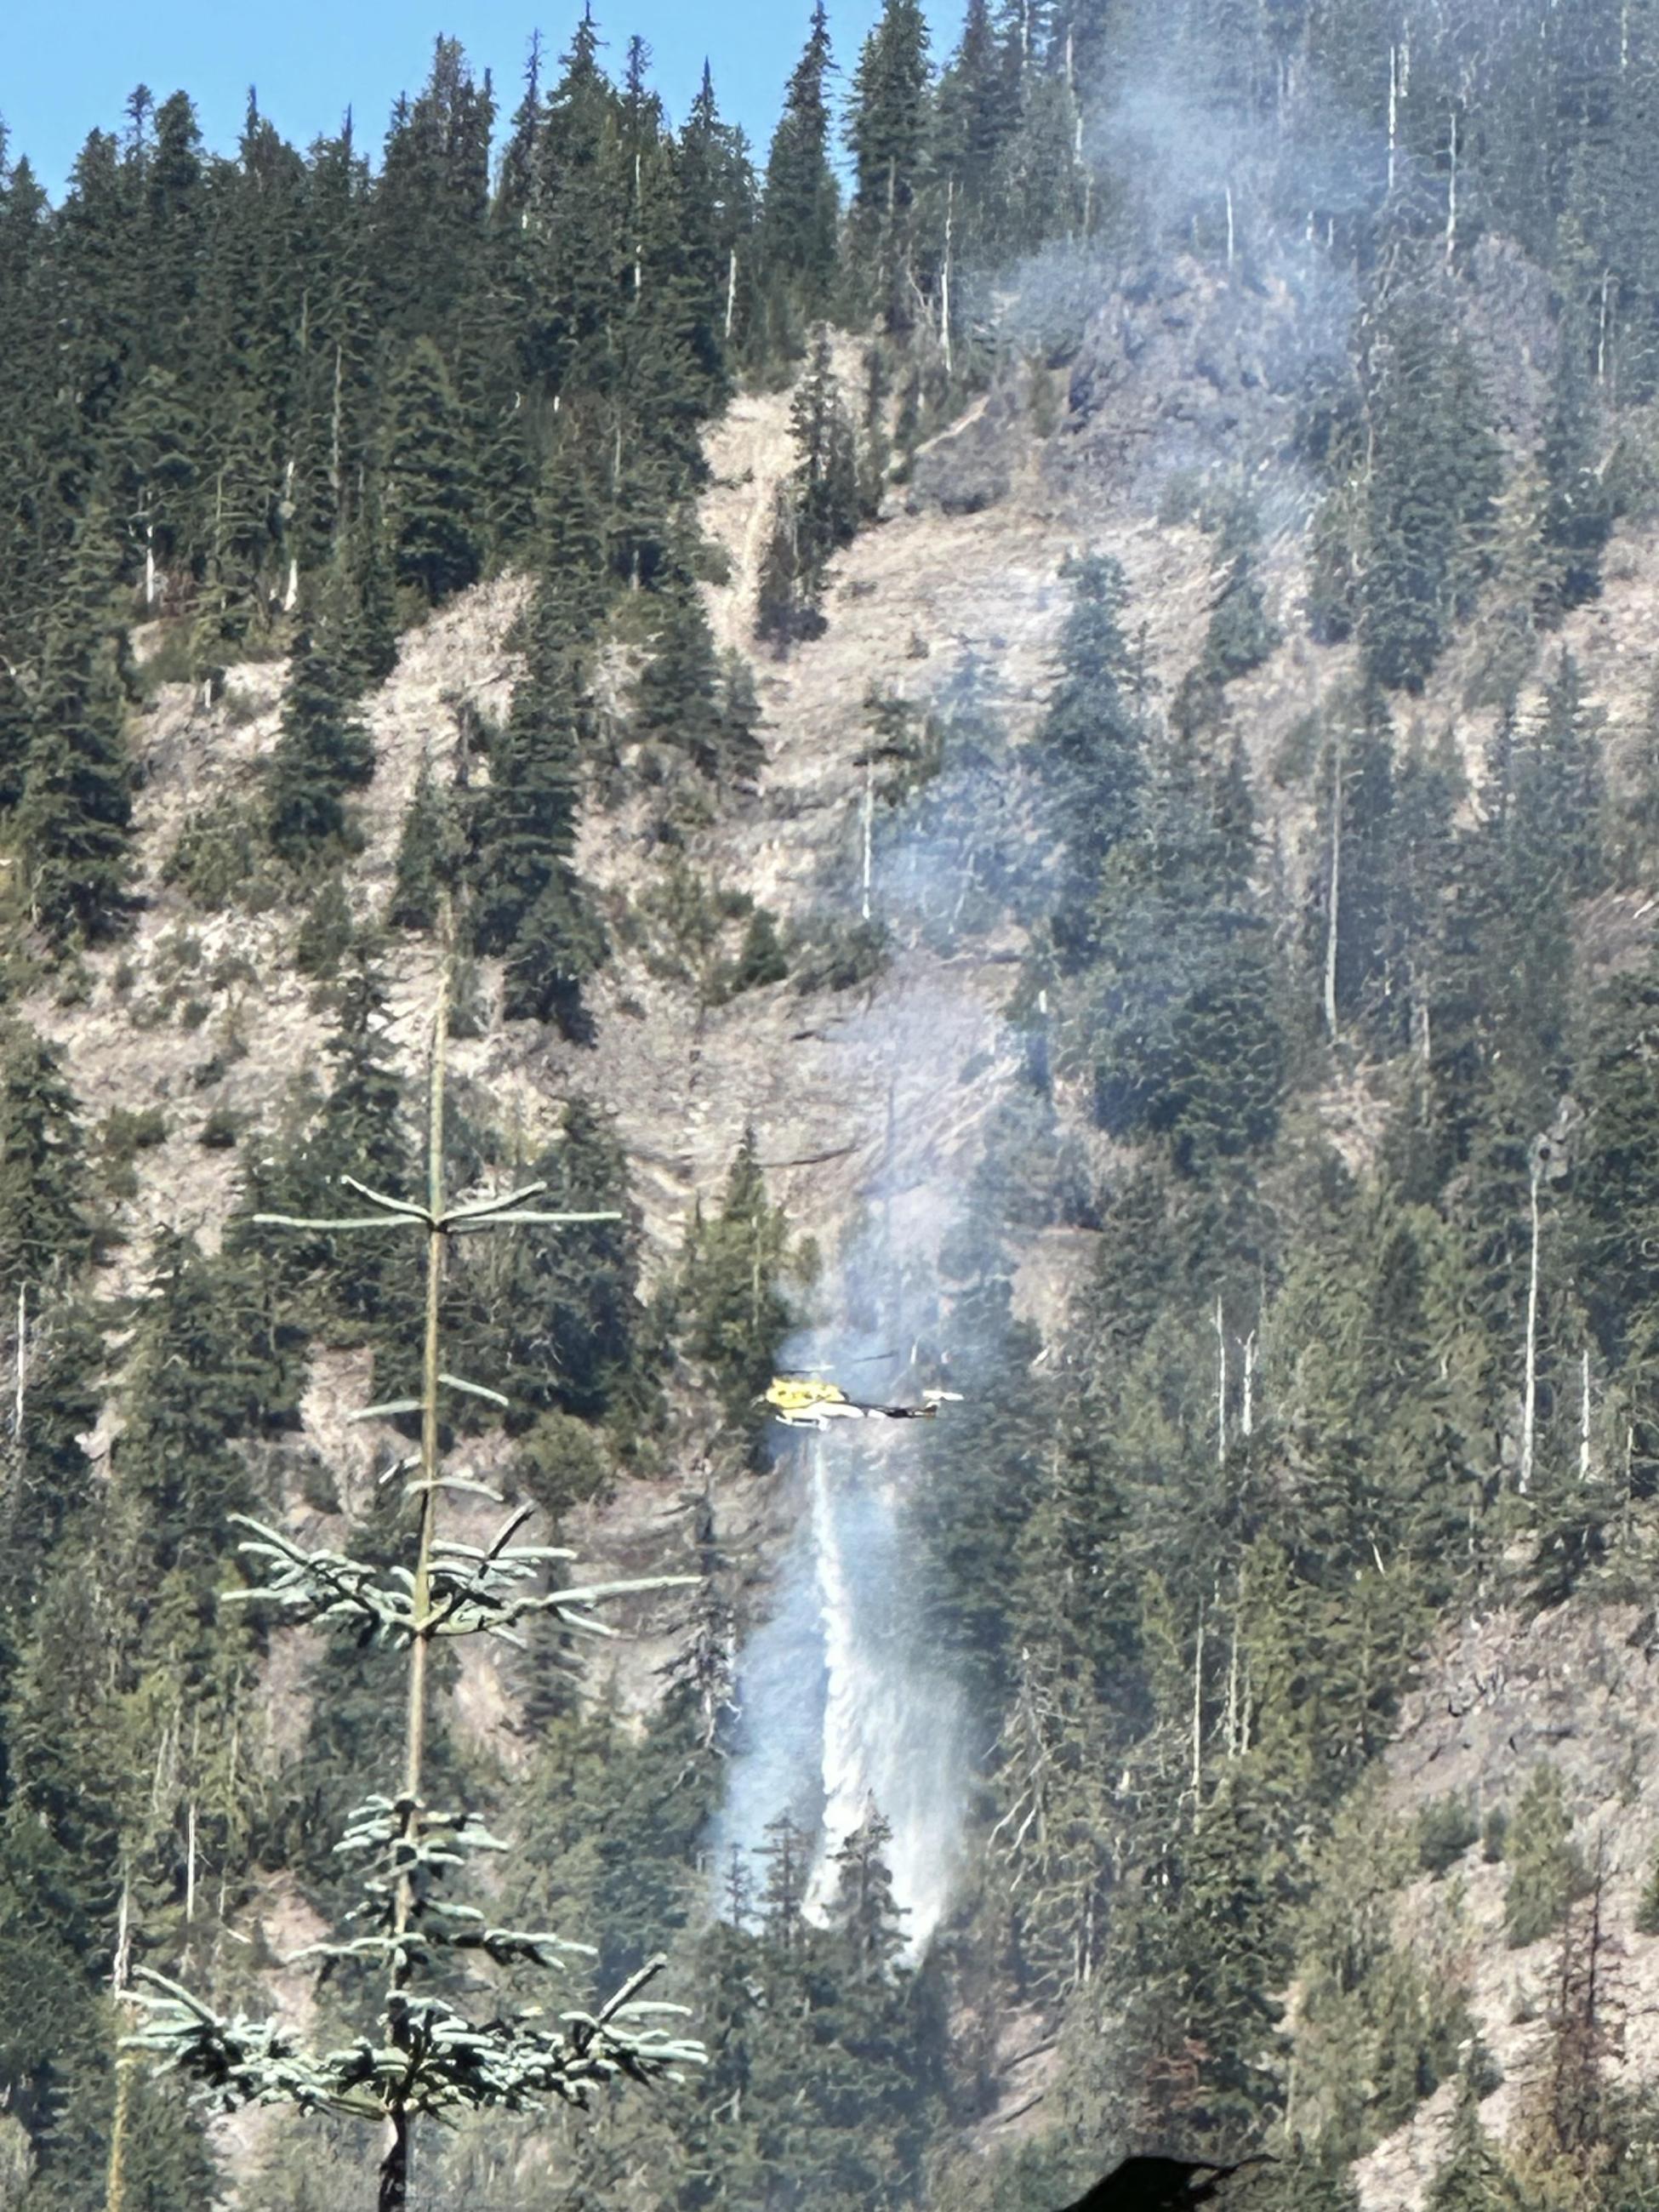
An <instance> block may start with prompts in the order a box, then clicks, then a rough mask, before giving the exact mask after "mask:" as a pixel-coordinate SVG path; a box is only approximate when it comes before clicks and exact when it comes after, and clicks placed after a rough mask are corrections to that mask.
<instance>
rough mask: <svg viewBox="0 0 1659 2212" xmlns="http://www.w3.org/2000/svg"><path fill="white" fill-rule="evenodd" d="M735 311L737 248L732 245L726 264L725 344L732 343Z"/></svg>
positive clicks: (736, 300) (736, 297) (736, 303)
mask: <svg viewBox="0 0 1659 2212" xmlns="http://www.w3.org/2000/svg"><path fill="white" fill-rule="evenodd" d="M737 312H738V249H737V247H736V246H733V247H732V255H731V258H730V260H729V261H728V262H727V263H726V343H727V345H730V344H731V343H732V323H733V321H734V320H735V319H736V317H737Z"/></svg>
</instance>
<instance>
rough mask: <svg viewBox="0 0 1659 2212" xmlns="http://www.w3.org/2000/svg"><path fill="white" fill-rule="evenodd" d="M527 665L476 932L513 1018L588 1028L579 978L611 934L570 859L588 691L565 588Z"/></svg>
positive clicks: (507, 743) (498, 788)
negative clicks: (502, 964) (499, 962)
mask: <svg viewBox="0 0 1659 2212" xmlns="http://www.w3.org/2000/svg"><path fill="white" fill-rule="evenodd" d="M565 622H566V617H565V612H564V609H563V607H562V604H561V601H560V599H559V596H558V593H557V592H556V589H555V588H554V586H552V585H551V584H545V585H544V586H543V588H542V591H541V593H540V595H539V597H538V603H537V606H536V608H535V610H533V611H532V639H531V645H530V653H529V665H528V666H527V667H526V671H525V674H524V677H523V678H522V679H521V680H520V684H519V685H518V687H517V689H516V690H514V692H513V705H512V708H511V711H510V712H509V714H508V717H507V726H506V728H505V729H504V730H503V731H501V732H500V734H499V735H498V736H497V737H496V738H495V740H494V742H493V743H492V744H491V747H490V778H489V789H488V790H487V792H485V793H483V797H482V799H481V801H480V803H479V805H478V808H477V814H476V816H475V818H474V823H473V839H472V854H471V864H470V867H469V871H468V881H469V884H470V887H471V924H472V935H473V942H474V944H475V945H476V946H477V950H478V951H480V952H483V953H491V954H497V955H500V956H501V957H504V959H505V961H506V991H505V999H504V1004H505V1010H506V1012H507V1018H508V1019H509V1020H525V1019H531V1020H537V1021H550V1022H554V1023H556V1024H557V1025H558V1026H559V1028H561V1029H562V1030H563V1031H564V1032H565V1034H566V1035H567V1036H580V1035H581V1034H582V1032H583V1028H584V1022H585V1017H584V1014H583V1012H582V1004H581V990H582V985H583V984H584V982H586V980H587V978H588V976H589V975H592V972H593V970H594V969H596V968H597V967H598V966H599V963H600V962H601V961H602V959H603V958H604V957H605V937H604V933H603V931H602V929H601V927H600V926H599V921H598V919H597V917H596V916H594V915H592V912H591V911H590V910H589V908H588V906H587V902H586V898H585V896H584V894H583V892H582V889H581V886H580V883H579V882H578V881H577V878H576V873H575V870H574V866H573V865H572V860H573V855H574V851H575V844H576V817H577V809H578V805H579V804H580V773H581V765H582V754H583V749H584V744H585V741H586V729H587V717H588V713H589V702H588V699H587V695H586V683H585V678H584V673H583V670H582V667H581V665H580V661H579V660H578V659H576V657H575V654H574V652H573V650H572V649H571V647H570V646H569V644H568V640H567V636H566V634H565Z"/></svg>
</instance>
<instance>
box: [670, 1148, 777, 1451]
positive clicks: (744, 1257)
mask: <svg viewBox="0 0 1659 2212" xmlns="http://www.w3.org/2000/svg"><path fill="white" fill-rule="evenodd" d="M788 1258H789V1230H788V1225H787V1221H786V1220H785V1218H784V1215H783V1212H782V1211H781V1208H779V1207H776V1206H773V1205H772V1204H771V1203H770V1201H769V1199H768V1197H767V1194H766V1176H765V1172H764V1170H763V1168H762V1166H761V1164H760V1154H759V1149H758V1147H757V1143H756V1139H755V1133H754V1131H753V1130H752V1129H750V1130H748V1131H747V1132H745V1133H744V1140H743V1143H742V1145H741V1146H739V1148H738V1155H737V1158H735V1159H734V1160H733V1161H732V1169H731V1173H730V1174H729V1175H728V1176H727V1177H726V1193H725V1196H724V1198H723V1200H722V1201H721V1204H720V1212H718V1213H717V1214H716V1215H714V1217H713V1218H712V1219H708V1220H703V1219H701V1218H700V1219H698V1220H696V1222H694V1223H693V1225H692V1227H691V1231H690V1235H689V1237H687V1240H686V1249H685V1254H684V1258H683V1260H682V1261H681V1263H680V1291H679V1297H680V1304H681V1308H682V1311H683V1314H684V1346H685V1349H686V1351H687V1352H689V1353H690V1356H691V1357H692V1358H694V1359H696V1361H698V1362H699V1364H701V1365H702V1367H703V1368H704V1369H705V1370H706V1371H707V1373H708V1377H709V1379H710V1381H711V1382H712V1383H713V1384H714V1388H715V1389H716V1390H717V1391H718V1393H719V1395H720V1404H721V1406H722V1408H723V1409H724V1412H725V1414H726V1419H727V1420H728V1421H729V1422H730V1423H731V1424H732V1426H733V1427H734V1428H737V1429H738V1430H750V1431H752V1430H753V1429H754V1428H755V1427H756V1425H757V1424H756V1419H755V1413H754V1405H755V1401H756V1400H757V1398H758V1397H759V1396H760V1394H761V1393H762V1392H763V1390H764V1389H765V1388H766V1386H767V1384H768V1383H769V1381H770V1380H771V1376H772V1370H773V1362H774V1361H775V1358H777V1352H778V1346H779V1345H780V1344H781V1342H782V1340H783V1338H784V1336H785V1335H786V1334H787V1332H788V1329H789V1327H790V1320H791V1316H790V1308H789V1305H788V1302H787V1299H786V1298H785V1297H784V1295H783V1292H782V1289H781V1278H782V1276H783V1273H784V1271H785V1268H786V1267H787V1262H788Z"/></svg>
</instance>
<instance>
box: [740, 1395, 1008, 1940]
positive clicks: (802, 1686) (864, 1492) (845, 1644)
mask: <svg viewBox="0 0 1659 2212" xmlns="http://www.w3.org/2000/svg"><path fill="white" fill-rule="evenodd" d="M802 1456H803V1458H804V1460H805V1466H804V1467H803V1468H801V1469H800V1470H799V1474H796V1475H795V1476H794V1478H793V1479H794V1480H797V1481H798V1482H799V1483H800V1484H801V1485H802V1487H803V1490H804V1495H803V1496H802V1498H801V1510H800V1513H799V1518H798V1521H797V1522H796V1530H795V1535H794V1539H793V1544H792V1546H791V1549H790V1553H789V1556H788V1558H787V1560H786V1561H785V1564H784V1566H783V1568H782V1570H781V1573H780V1576H779V1578H778V1583H777V1585H776V1590H775V1602H774V1606H773V1610H772V1613H771V1616H770V1618H769V1620H766V1621H765V1622H764V1623H763V1625H762V1626H760V1628H759V1629H758V1630H757V1632H756V1633H755V1635H754V1636H753V1637H752V1638H750V1642H749V1644H748V1645H747V1646H746V1648H745V1650H744V1655H743V1659H742V1662H741V1664H740V1667H739V1672H738V1701H739V1705H740V1706H741V1709H742V1714H743V1719H742V1723H741V1726H740V1729H739V1734H738V1743H737V1746H736V1747H735V1748H736V1755H735V1757H734V1759H733V1760H732V1770H731V1784H730V1787H729V1789H728V1791H727V1796H726V1805H725V1808H723V1811H722V1814H721V1817H720V1821H719V1823H718V1826H717V1829H716V1834H715V1838H714V1840H715V1843H716V1846H717V1857H716V1868H717V1869H720V1868H721V1867H723V1866H724V1864H725V1863H726V1857H727V1856H728V1854H729V1852H730V1850H731V1849H732V1846H734V1845H735V1846H736V1847H737V1848H738V1850H746V1851H750V1852H753V1851H754V1850H756V1849H757V1847H758V1846H759V1845H760V1844H761V1843H762V1842H763V1837H764V1832H765V1826H766V1824H767V1822H768V1821H769V1820H775V1818H776V1817H777V1816H778V1814H781V1813H783V1812H785V1811H787V1812H788V1813H789V1814H791V1815H792V1817H793V1819H795V1820H797V1821H798V1822H799V1824H800V1825H801V1826H803V1827H805V1829H806V1830H807V1832H809V1833H810V1834H811V1836H812V1837H813V1838H814V1840H815V1846H816V1848H815V1854H814V1860H813V1869H812V1874H811V1879H810V1881H809V1885H808V1891H807V1899H806V1909H807V1911H808V1913H809V1914H810V1915H811V1916H812V1917H822V1915H823V1913H824V1911H826V1909H827V1907H828V1905H829V1900H830V1899H832V1898H833V1896H834V1894H835V1887H836V1872H837V1869H836V1856H835V1855H836V1852H837V1851H838V1850H840V1848H841V1847H842V1844H844V1843H845V1842H846V1840H847V1838H848V1837H849V1836H850V1835H851V1834H852V1833H853V1832H854V1830H855V1829H857V1828H858V1827H860V1826H861V1825H862V1823H863V1822H864V1821H865V1820H866V1819H868V1818H869V1816H870V1814H871V1813H872V1811H875V1812H878V1813H879V1814H881V1815H882V1817H883V1818H884V1820H886V1821H887V1822H888V1823H889V1825H890V1827H891V1830H892V1838H891V1841H890V1843H889V1844H888V1845H887V1846H886V1853H885V1855H886V1857H887V1860H888V1863H889V1866H890V1869H891V1872H892V1876H893V1891H894V1896H895V1899H896V1902H897V1904H898V1905H899V1906H900V1907H901V1909H902V1911H903V1912H904V1913H905V1916H906V1919H905V1934H906V1938H907V1942H908V1947H909V1949H910V1951H911V1953H912V1954H919V1953H920V1952H921V1950H922V1949H924V1948H925V1947H926V1945H927V1941H928V1938H929V1937H930V1936H932V1934H933V1929H935V1928H936V1927H937V1926H938V1924H939V1919H940V1917H942V1915H943V1913H944V1911H945V1907H946V1905H947V1904H948V1902H949V1899H950V1894H951V1887H952V1885H953V1883H954V1881H955V1877H956V1874H957V1862H958V1852H959V1849H960V1844H959V1838H960V1834H961V1828H962V1814H963V1795H964V1790H965V1777H966V1771H967V1765H966V1754H965V1743H966V1736H967V1726H966V1721H967V1715H966V1711H965V1707H964V1705H963V1700H962V1698H961V1696H960V1693H959V1692H958V1690H957V1686H956V1685H955V1684H954V1683H953V1682H952V1681H951V1680H950V1679H949V1678H948V1677H947V1676H946V1675H945V1674H944V1673H943V1672H942V1671H941V1670H940V1669H939V1667H938V1665H937V1663H936V1661H935V1660H934V1658H933V1655H932V1654H931V1653H930V1652H929V1651H928V1650H927V1648H926V1646H925V1642H924V1638H923V1635H922V1632H921V1623H920V1622H919V1621H918V1620H917V1619H916V1617H915V1608H914V1606H913V1604H912V1603H911V1601H910V1600H911V1596H912V1593H913V1590H914V1581H915V1577H914V1573H913V1571H911V1570H910V1563H908V1560H907V1556H906V1544H905V1540H904V1534H903V1531H902V1525H901V1516H900V1510H899V1505H900V1486H901V1485H902V1481H903V1478H904V1468H905V1462H906V1456H907V1455H906V1454H905V1453H904V1451H903V1449H902V1443H898V1442H896V1441H895V1442H890V1443H887V1445H886V1446H885V1448H884V1447H883V1446H882V1445H880V1444H877V1445H875V1446H873V1447H872V1446H870V1445H868V1444H866V1443H863V1442H862V1441H860V1442H856V1443H855V1442H854V1439H853V1438H852V1437H848V1435H847V1434H846V1432H845V1431H836V1432H834V1433H831V1434H829V1435H821V1436H817V1437H814V1438H813V1439H812V1442H811V1447H810V1449H808V1450H807V1451H806V1452H805V1454H804V1455H802Z"/></svg>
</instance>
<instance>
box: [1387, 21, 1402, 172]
mask: <svg viewBox="0 0 1659 2212" xmlns="http://www.w3.org/2000/svg"><path fill="white" fill-rule="evenodd" d="M1399 158H1400V49H1399V47H1398V46H1390V47H1389V198H1390V199H1392V198H1393V197H1394V186H1395V176H1396V174H1397V173H1398V165H1399Z"/></svg>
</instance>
